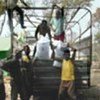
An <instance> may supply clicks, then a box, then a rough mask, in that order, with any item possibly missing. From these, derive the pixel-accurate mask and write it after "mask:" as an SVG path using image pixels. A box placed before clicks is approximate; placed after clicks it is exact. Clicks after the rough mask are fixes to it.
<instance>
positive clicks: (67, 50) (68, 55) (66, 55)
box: [63, 48, 70, 60]
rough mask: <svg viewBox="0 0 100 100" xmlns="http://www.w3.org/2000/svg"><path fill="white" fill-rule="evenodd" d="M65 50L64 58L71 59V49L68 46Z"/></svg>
mask: <svg viewBox="0 0 100 100" xmlns="http://www.w3.org/2000/svg"><path fill="white" fill-rule="evenodd" d="M63 52H64V59H66V60H68V59H70V50H69V49H68V48H64V49H63Z"/></svg>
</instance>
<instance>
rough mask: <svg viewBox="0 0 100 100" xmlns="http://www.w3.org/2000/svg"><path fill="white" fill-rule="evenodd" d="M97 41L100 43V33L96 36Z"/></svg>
mask: <svg viewBox="0 0 100 100" xmlns="http://www.w3.org/2000/svg"><path fill="white" fill-rule="evenodd" d="M95 41H96V42H97V43H100V32H98V33H97V34H96V35H95Z"/></svg>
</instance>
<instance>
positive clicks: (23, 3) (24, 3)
mask: <svg viewBox="0 0 100 100" xmlns="http://www.w3.org/2000/svg"><path fill="white" fill-rule="evenodd" d="M20 1H21V3H23V4H24V5H25V6H26V7H30V6H29V5H28V4H26V3H25V2H24V1H23V0H20Z"/></svg>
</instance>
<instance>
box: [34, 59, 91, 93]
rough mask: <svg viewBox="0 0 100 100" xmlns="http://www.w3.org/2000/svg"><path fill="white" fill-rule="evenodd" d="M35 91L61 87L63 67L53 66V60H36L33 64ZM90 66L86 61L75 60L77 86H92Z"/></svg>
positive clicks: (53, 89) (54, 89)
mask: <svg viewBox="0 0 100 100" xmlns="http://www.w3.org/2000/svg"><path fill="white" fill-rule="evenodd" d="M33 71H34V83H33V84H34V85H33V91H34V92H41V91H42V92H43V91H44V92H45V91H56V90H58V89H59V84H60V76H61V68H59V67H54V66H53V60H36V61H35V63H34V64H33ZM89 73H90V66H89V64H88V63H87V62H86V61H75V77H76V80H75V86H76V88H78V89H80V88H88V87H89V86H90V74H89Z"/></svg>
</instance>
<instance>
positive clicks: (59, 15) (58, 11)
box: [56, 9, 61, 18]
mask: <svg viewBox="0 0 100 100" xmlns="http://www.w3.org/2000/svg"><path fill="white" fill-rule="evenodd" d="M60 17H61V10H59V9H58V10H56V18H60Z"/></svg>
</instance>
